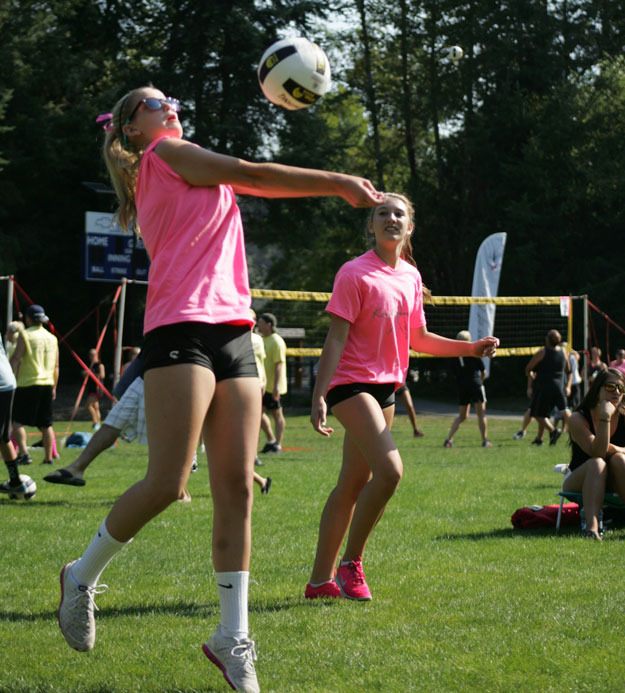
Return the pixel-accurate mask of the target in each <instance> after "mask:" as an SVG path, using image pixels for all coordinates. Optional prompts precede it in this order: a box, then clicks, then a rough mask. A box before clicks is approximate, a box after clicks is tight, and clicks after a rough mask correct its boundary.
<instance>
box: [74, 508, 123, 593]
mask: <svg viewBox="0 0 625 693" xmlns="http://www.w3.org/2000/svg"><path fill="white" fill-rule="evenodd" d="M131 541H132V539H129V540H128V541H126V542H123V541H117V539H113V537H112V536H111V535H110V534H109V532H108V529H107V528H106V520H105V521H104V522H103V523H102V524H101V525H100V529H98V531H97V532H96V535H95V537H93V539H92V540H91V543H90V544H89V546H88V547H87V549H86V551H85V552H84V553H83V555H82V557H81V558H79V559H78V561H76V563H74V565H73V566H72V568H71V572H72V576H73V577H74V579H75V580H76V582H78V583H79V584H81V585H87V586H88V587H93V586H94V585H96V584H97V582H98V580H99V579H100V575H101V574H102V572H103V571H104V569H105V568H106V566H107V565H108V564H109V562H110V561H111V559H112V558H113V556H114V555H115V554H116V553H117V552H118V551H119V550H120V549H122V548H123V547H124V546H126V544H129V543H130V542H131Z"/></svg>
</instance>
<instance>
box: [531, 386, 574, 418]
mask: <svg viewBox="0 0 625 693" xmlns="http://www.w3.org/2000/svg"><path fill="white" fill-rule="evenodd" d="M554 407H555V408H556V409H558V410H559V411H563V410H564V409H566V397H565V396H564V392H563V390H562V388H561V387H560V386H558V385H556V384H555V383H554V384H552V383H546V384H544V385H541V386H540V388H539V390H538V394H537V395H536V398H535V399H534V400H533V401H532V416H537V417H538V418H541V419H542V418H546V417H548V416H550V415H551V412H552V411H553V409H554Z"/></svg>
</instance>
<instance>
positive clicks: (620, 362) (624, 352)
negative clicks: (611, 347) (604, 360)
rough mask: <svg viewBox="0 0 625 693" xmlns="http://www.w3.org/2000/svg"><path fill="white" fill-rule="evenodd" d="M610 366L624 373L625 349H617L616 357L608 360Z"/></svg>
mask: <svg viewBox="0 0 625 693" xmlns="http://www.w3.org/2000/svg"><path fill="white" fill-rule="evenodd" d="M610 368H616V370H617V371H621V373H623V374H625V349H619V350H618V351H617V352H616V358H615V359H614V361H610Z"/></svg>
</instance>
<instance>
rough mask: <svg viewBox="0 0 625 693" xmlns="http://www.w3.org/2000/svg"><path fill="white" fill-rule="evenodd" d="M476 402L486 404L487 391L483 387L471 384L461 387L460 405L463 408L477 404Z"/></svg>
mask: <svg viewBox="0 0 625 693" xmlns="http://www.w3.org/2000/svg"><path fill="white" fill-rule="evenodd" d="M476 402H486V391H485V390H484V386H483V385H478V384H477V383H471V384H469V385H463V386H462V387H460V389H459V390H458V404H459V405H460V406H461V407H464V406H466V405H467V404H475V403H476Z"/></svg>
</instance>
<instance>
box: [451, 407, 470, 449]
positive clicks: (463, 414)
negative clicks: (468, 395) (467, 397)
mask: <svg viewBox="0 0 625 693" xmlns="http://www.w3.org/2000/svg"><path fill="white" fill-rule="evenodd" d="M470 408H471V405H470V404H461V405H460V406H459V407H458V416H456V418H455V419H454V420H453V422H452V424H451V428H450V429H449V434H448V435H447V440H449V441H451V440H453V437H454V435H455V434H456V431H457V430H458V429H459V428H460V424H461V423H463V422H464V421H466V418H467V416H468V415H469V409H470Z"/></svg>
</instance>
